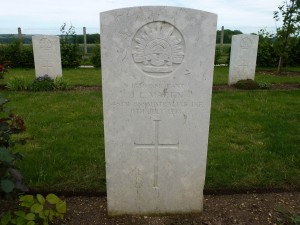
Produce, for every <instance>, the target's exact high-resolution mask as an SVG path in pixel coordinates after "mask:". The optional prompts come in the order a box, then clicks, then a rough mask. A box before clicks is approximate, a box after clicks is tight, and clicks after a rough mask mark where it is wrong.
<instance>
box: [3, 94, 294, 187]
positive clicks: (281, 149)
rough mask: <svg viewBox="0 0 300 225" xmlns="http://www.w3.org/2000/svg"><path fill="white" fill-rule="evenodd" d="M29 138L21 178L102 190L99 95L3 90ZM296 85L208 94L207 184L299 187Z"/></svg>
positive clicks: (37, 184)
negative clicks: (278, 89)
mask: <svg viewBox="0 0 300 225" xmlns="http://www.w3.org/2000/svg"><path fill="white" fill-rule="evenodd" d="M3 94H4V96H5V97H7V98H8V99H10V101H11V102H10V103H9V106H10V108H11V109H12V110H13V111H14V112H15V113H17V114H19V115H20V116H21V117H23V118H24V120H25V123H26V125H27V128H28V129H27V133H26V136H28V137H30V138H31V140H29V141H28V143H27V144H26V145H24V146H17V147H16V149H15V150H16V151H20V152H22V153H23V154H24V155H25V157H24V159H23V160H22V161H21V162H20V163H18V165H19V166H20V168H21V171H22V173H23V174H24V176H25V180H26V182H27V184H28V185H29V186H30V187H31V188H34V189H41V190H48V191H58V190H59V191H92V192H95V191H105V162H104V138H103V114H102V99H101V93H100V92H97V91H84V92H76V91H69V92H40V93H32V92H9V91H5V92H3ZM299 97H300V90H290V91H270V90H265V91H231V92H229V91H227V92H226V91H222V92H220V91H219V92H213V97H212V110H211V123H210V134H209V146H208V162H207V176H206V186H205V188H206V189H223V188H229V189H249V188H274V187H276V188H284V187H298V188H299V187H300V151H299V149H300V100H299Z"/></svg>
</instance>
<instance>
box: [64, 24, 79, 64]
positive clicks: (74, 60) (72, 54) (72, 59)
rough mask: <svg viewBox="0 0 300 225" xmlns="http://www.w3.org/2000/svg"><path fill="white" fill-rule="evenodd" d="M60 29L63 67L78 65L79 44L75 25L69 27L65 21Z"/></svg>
mask: <svg viewBox="0 0 300 225" xmlns="http://www.w3.org/2000/svg"><path fill="white" fill-rule="evenodd" d="M60 31H61V33H62V35H61V36H60V48H61V61H62V66H63V67H77V66H79V64H80V57H81V55H80V53H79V44H78V41H77V35H76V32H75V27H73V26H72V25H71V26H70V27H69V28H68V29H67V27H66V23H64V24H63V25H62V26H61V28H60Z"/></svg>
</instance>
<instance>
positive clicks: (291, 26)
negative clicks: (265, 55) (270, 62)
mask: <svg viewBox="0 0 300 225" xmlns="http://www.w3.org/2000/svg"><path fill="white" fill-rule="evenodd" d="M278 9H279V11H275V12H274V17H273V18H274V19H275V20H276V21H280V20H282V26H281V27H279V28H277V32H276V40H275V43H274V48H275V50H276V52H277V54H278V55H279V62H278V69H277V72H278V73H279V74H281V72H282V66H283V64H284V63H286V62H287V59H288V57H289V54H290V51H291V50H292V49H293V47H294V46H295V45H296V42H295V37H297V36H298V35H299V28H300V0H285V1H284V2H283V5H281V6H279V7H278Z"/></svg>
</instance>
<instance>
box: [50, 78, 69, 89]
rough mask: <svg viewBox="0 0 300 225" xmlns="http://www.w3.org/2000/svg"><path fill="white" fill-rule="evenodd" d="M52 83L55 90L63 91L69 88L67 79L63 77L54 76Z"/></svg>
mask: <svg viewBox="0 0 300 225" xmlns="http://www.w3.org/2000/svg"><path fill="white" fill-rule="evenodd" d="M53 84H54V89H55V90H61V91H65V90H70V89H71V85H70V82H69V80H66V79H65V78H63V77H56V78H55V79H54V81H53Z"/></svg>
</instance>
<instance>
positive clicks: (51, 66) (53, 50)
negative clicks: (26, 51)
mask: <svg viewBox="0 0 300 225" xmlns="http://www.w3.org/2000/svg"><path fill="white" fill-rule="evenodd" d="M32 44H33V53H34V65H35V76H36V77H41V76H44V75H46V74H47V75H48V76H49V77H51V78H53V79H55V78H56V77H61V76H62V68H61V56H60V42H59V37H57V36H49V35H41V36H33V37H32Z"/></svg>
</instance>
